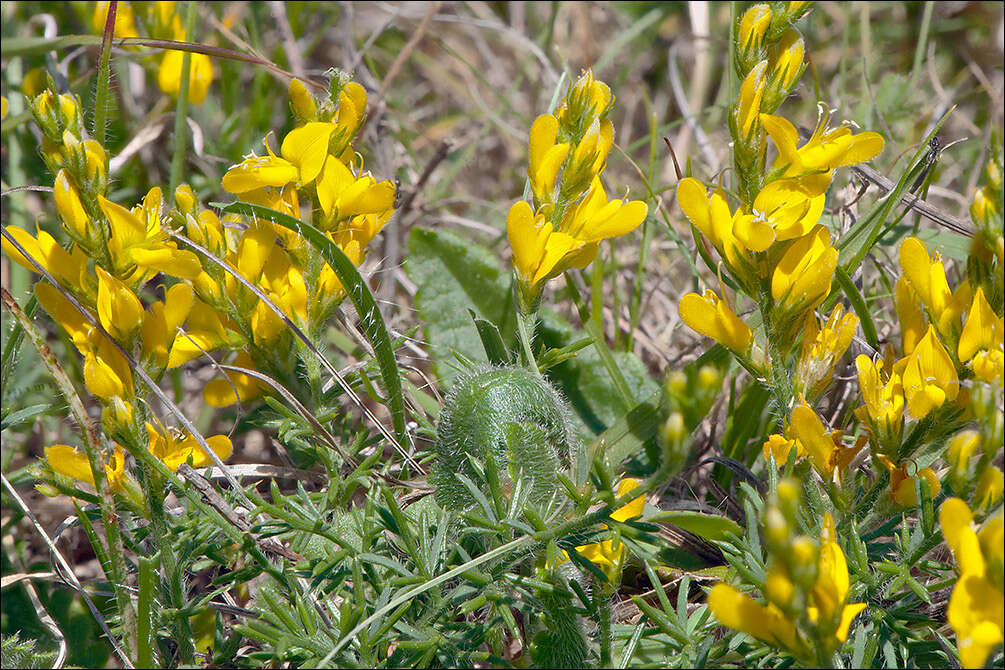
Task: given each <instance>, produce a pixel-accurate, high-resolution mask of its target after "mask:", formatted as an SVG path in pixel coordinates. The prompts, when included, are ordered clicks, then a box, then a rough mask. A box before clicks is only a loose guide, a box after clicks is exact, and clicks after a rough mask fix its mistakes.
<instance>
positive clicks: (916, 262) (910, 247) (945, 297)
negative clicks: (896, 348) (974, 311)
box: [900, 237, 970, 353]
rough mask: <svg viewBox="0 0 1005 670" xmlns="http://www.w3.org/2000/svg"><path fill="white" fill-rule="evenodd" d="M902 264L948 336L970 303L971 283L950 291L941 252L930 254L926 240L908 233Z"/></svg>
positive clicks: (920, 297) (902, 246) (902, 252)
mask: <svg viewBox="0 0 1005 670" xmlns="http://www.w3.org/2000/svg"><path fill="white" fill-rule="evenodd" d="M900 267H901V269H902V270H903V272H904V277H906V278H907V281H908V282H909V283H910V285H911V287H912V288H913V289H914V291H915V293H916V294H917V296H918V298H919V299H920V300H921V302H922V304H923V305H924V306H925V307H926V308H928V311H929V314H931V317H932V319H933V322H934V323H935V324H936V325H937V327H938V329H939V332H940V333H941V334H943V335H945V336H947V337H949V336H950V335H951V334H952V332H953V331H954V330H955V328H956V327H958V324H959V318H960V315H961V314H962V312H963V310H964V309H966V307H967V306H968V305H969V303H970V296H969V284H968V283H965V282H964V283H962V284H960V286H958V287H957V289H956V292H955V293H954V292H952V291H950V290H949V283H948V282H947V281H946V268H945V266H944V265H943V264H942V256H941V255H940V254H939V253H938V252H936V253H935V256H934V257H933V258H929V256H928V250H927V249H925V245H924V243H922V242H921V241H920V240H918V239H917V238H914V237H908V238H907V239H906V240H904V241H903V242H902V243H901V245H900ZM905 353H906V352H905Z"/></svg>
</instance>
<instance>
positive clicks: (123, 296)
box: [95, 265, 143, 342]
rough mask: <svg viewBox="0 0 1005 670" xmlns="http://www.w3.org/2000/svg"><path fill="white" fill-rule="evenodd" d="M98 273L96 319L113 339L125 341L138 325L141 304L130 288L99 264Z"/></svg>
mask: <svg viewBox="0 0 1005 670" xmlns="http://www.w3.org/2000/svg"><path fill="white" fill-rule="evenodd" d="M95 271H96V272H97V275H98V319H99V320H100V321H101V325H102V326H103V327H104V329H105V330H107V331H108V332H109V333H110V334H111V335H112V336H113V337H114V338H115V339H117V340H119V341H121V342H125V341H127V340H128V339H129V338H130V337H132V335H133V334H134V333H135V332H136V329H137V328H139V327H140V320H141V319H142V317H143V305H142V304H141V303H140V300H139V298H137V297H136V294H135V293H133V291H132V289H130V288H129V287H128V286H126V285H125V284H124V283H123V282H122V281H121V280H119V279H117V278H115V277H113V276H112V275H110V274H108V273H107V272H106V271H105V269H104V268H103V267H101V266H100V265H98V266H95Z"/></svg>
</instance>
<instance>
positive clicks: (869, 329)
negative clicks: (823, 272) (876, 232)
mask: <svg viewBox="0 0 1005 670" xmlns="http://www.w3.org/2000/svg"><path fill="white" fill-rule="evenodd" d="M834 276H835V277H836V278H837V280H838V283H839V284H841V290H842V291H844V294H845V295H846V296H848V301H849V302H851V306H852V308H853V309H854V310H855V313H856V314H857V315H858V321H859V325H860V326H862V334H863V335H865V340H866V342H868V343H869V346H870V347H872V348H873V349H876V350H877V351H878V350H879V337H877V336H876V324H874V323H873V322H872V314H870V313H869V307H868V306H867V305H866V304H865V298H863V297H862V294H861V293H859V290H858V287H857V286H855V283H854V282H853V281H852V280H851V277H849V276H848V272H847V271H846V270H845V269H844V268H841V267H839V268H838V269H837V270H836V271H835V272H834Z"/></svg>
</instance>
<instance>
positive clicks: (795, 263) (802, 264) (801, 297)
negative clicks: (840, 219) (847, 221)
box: [771, 226, 838, 310]
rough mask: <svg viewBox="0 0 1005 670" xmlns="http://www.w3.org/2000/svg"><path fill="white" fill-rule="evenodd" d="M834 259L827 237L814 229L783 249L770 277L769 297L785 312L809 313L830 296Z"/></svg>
mask: <svg viewBox="0 0 1005 670" xmlns="http://www.w3.org/2000/svg"><path fill="white" fill-rule="evenodd" d="M837 258H838V252H837V249H835V248H834V247H832V246H831V241H830V233H829V232H828V231H827V229H826V228H824V227H823V226H817V227H816V229H815V230H814V231H813V232H811V233H809V234H808V235H806V236H804V237H802V238H800V239H798V240H796V241H795V242H793V243H792V245H791V246H790V247H789V248H788V249H786V251H785V254H784V255H783V256H782V259H781V260H780V261H779V262H778V265H777V266H776V267H775V271H774V273H773V274H772V275H771V296H772V297H773V298H774V299H775V301H776V302H779V303H781V304H782V305H784V306H785V307H786V308H788V309H792V310H807V309H813V308H814V307H816V306H817V305H819V304H820V303H821V302H823V300H824V298H826V297H827V294H828V293H830V290H831V281H832V280H833V278H834V270H835V269H836V268H837Z"/></svg>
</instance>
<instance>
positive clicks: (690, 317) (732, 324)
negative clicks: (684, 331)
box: [677, 290, 751, 354]
mask: <svg viewBox="0 0 1005 670" xmlns="http://www.w3.org/2000/svg"><path fill="white" fill-rule="evenodd" d="M677 309H678V311H679V312H680V317H681V319H683V321H684V323H686V324H687V325H688V326H689V327H690V328H691V329H692V330H694V331H697V332H699V333H701V334H702V335H705V336H707V337H711V338H712V339H713V340H715V341H716V342H718V343H719V344H721V345H723V346H724V347H726V348H727V349H730V350H731V351H733V352H735V353H738V354H745V353H746V352H747V349H748V348H749V346H750V340H751V332H750V328H749V327H748V326H747V324H745V323H744V322H743V321H741V320H740V317H738V316H736V314H734V313H733V311H732V310H731V309H729V307H728V306H727V305H726V303H725V302H723V301H722V300H720V299H719V296H717V295H716V294H715V293H714V292H712V291H711V290H706V291H705V294H704V295H698V294H697V293H688V294H686V295H684V296H682V297H681V299H680V305H679V306H678V308H677Z"/></svg>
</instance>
